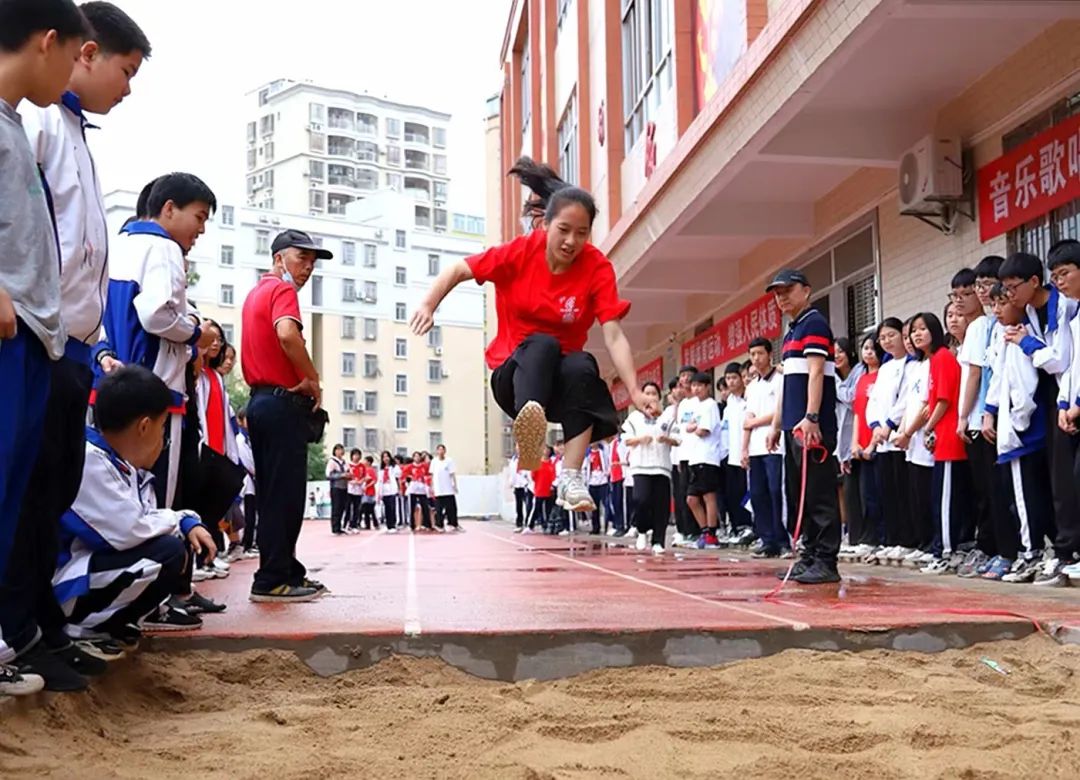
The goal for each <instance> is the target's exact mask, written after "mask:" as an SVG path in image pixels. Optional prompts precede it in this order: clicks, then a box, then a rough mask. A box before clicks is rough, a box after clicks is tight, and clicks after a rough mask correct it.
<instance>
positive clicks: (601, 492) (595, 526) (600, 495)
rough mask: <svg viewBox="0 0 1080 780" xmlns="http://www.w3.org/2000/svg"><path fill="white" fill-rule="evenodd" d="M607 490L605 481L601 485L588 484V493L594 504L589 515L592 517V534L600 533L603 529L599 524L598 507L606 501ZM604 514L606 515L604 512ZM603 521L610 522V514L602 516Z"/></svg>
mask: <svg viewBox="0 0 1080 780" xmlns="http://www.w3.org/2000/svg"><path fill="white" fill-rule="evenodd" d="M608 490H609V485H608V484H607V483H605V484H603V485H589V495H590V496H592V500H593V503H594V504H595V505H596V509H594V510H593V511H592V512H591V513H590V515H589V516H590V518H591V519H592V533H594V534H598V533H601V532H602V531H603V530H604V529H603V527H602V526H601V525H600V508H601V507H603V506H604V504H606V503H607V498H608ZM605 515H607V513H606V512H605ZM604 521H605V522H610V521H611V517H610V515H608V516H606V517H605V518H604Z"/></svg>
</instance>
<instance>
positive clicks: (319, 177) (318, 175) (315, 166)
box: [308, 160, 326, 181]
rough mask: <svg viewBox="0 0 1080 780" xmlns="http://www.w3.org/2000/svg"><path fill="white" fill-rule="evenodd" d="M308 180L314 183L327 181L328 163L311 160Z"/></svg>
mask: <svg viewBox="0 0 1080 780" xmlns="http://www.w3.org/2000/svg"><path fill="white" fill-rule="evenodd" d="M308 178H309V179H311V180H312V181H324V180H325V179H326V163H324V162H323V161H322V160H309V161H308Z"/></svg>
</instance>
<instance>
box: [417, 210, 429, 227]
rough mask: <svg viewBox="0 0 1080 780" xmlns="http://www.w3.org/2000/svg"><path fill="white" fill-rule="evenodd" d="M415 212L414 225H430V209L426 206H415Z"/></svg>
mask: <svg viewBox="0 0 1080 780" xmlns="http://www.w3.org/2000/svg"><path fill="white" fill-rule="evenodd" d="M415 212H416V226H417V227H419V228H430V227H431V209H429V208H428V207H427V206H417V207H416V208H415Z"/></svg>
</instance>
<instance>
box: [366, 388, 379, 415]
mask: <svg viewBox="0 0 1080 780" xmlns="http://www.w3.org/2000/svg"><path fill="white" fill-rule="evenodd" d="M378 411H379V394H378V393H377V392H375V391H374V390H365V391H364V413H365V414H375V413H377V412H378Z"/></svg>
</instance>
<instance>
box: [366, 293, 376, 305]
mask: <svg viewBox="0 0 1080 780" xmlns="http://www.w3.org/2000/svg"><path fill="white" fill-rule="evenodd" d="M364 303H375V299H374V298H372V297H371V296H370V295H365V296H364Z"/></svg>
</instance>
